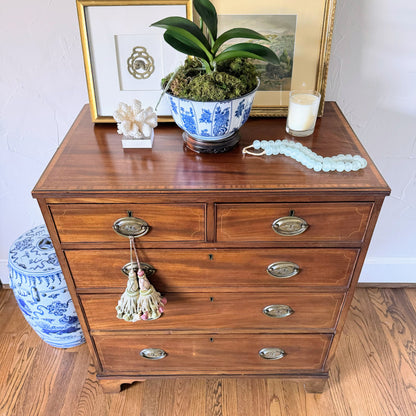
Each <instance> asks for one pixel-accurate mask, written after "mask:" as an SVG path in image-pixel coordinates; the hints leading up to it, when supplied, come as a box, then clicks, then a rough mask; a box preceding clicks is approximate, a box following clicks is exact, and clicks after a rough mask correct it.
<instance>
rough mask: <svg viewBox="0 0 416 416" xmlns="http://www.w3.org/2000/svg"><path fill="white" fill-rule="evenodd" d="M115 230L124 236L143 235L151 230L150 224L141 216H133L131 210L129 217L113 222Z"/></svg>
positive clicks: (135, 236)
mask: <svg viewBox="0 0 416 416" xmlns="http://www.w3.org/2000/svg"><path fill="white" fill-rule="evenodd" d="M113 230H114V231H115V232H116V233H117V234H119V235H122V236H123V237H134V238H137V237H142V236H144V235H145V234H147V233H148V232H149V230H150V227H149V224H148V223H147V222H146V221H145V220H142V219H141V218H136V217H132V216H131V213H130V212H129V216H128V217H124V218H119V219H118V220H117V221H115V222H114V224H113Z"/></svg>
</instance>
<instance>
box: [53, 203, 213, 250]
mask: <svg viewBox="0 0 416 416" xmlns="http://www.w3.org/2000/svg"><path fill="white" fill-rule="evenodd" d="M129 211H130V212H131V214H132V216H133V217H135V218H140V219H141V220H144V221H145V222H146V223H147V225H148V226H149V231H148V232H147V234H145V235H143V236H142V237H140V241H205V234H206V233H205V205H204V204H78V205H71V204H62V205H61V204H57V205H52V206H51V213H52V216H53V220H54V222H55V226H56V228H57V230H58V234H59V238H60V240H61V242H63V243H83V242H98V243H108V242H114V241H126V238H125V237H123V236H120V235H118V234H116V233H115V232H114V231H113V228H112V227H113V224H114V222H116V221H117V220H119V219H120V218H126V217H128V212H129ZM127 244H128V243H127Z"/></svg>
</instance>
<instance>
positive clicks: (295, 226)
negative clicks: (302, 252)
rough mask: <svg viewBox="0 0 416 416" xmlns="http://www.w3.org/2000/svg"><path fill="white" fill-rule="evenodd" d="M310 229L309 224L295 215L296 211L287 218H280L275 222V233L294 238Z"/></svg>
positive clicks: (273, 225) (273, 226)
mask: <svg viewBox="0 0 416 416" xmlns="http://www.w3.org/2000/svg"><path fill="white" fill-rule="evenodd" d="M308 227H309V224H308V223H307V222H306V221H305V220H304V219H303V218H300V217H296V216H295V215H294V211H291V212H290V215H289V216H287V217H280V218H278V219H277V220H275V221H273V224H272V228H273V231H274V232H275V233H277V234H279V235H284V236H293V235H299V234H302V233H304V232H305V231H306V230H307V229H308Z"/></svg>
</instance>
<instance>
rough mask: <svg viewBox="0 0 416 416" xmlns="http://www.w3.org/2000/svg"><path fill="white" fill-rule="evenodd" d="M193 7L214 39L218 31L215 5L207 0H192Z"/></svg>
mask: <svg viewBox="0 0 416 416" xmlns="http://www.w3.org/2000/svg"><path fill="white" fill-rule="evenodd" d="M194 7H195V10H196V11H197V13H198V14H199V16H200V17H201V19H202V20H203V21H204V23H205V24H206V26H207V28H208V30H209V31H210V32H211V35H212V37H213V39H214V41H215V40H216V39H217V31H218V16H217V11H216V10H215V6H214V5H213V4H212V3H211V2H210V1H209V0H194Z"/></svg>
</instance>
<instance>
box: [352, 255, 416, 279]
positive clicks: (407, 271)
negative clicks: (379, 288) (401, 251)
mask: <svg viewBox="0 0 416 416" xmlns="http://www.w3.org/2000/svg"><path fill="white" fill-rule="evenodd" d="M359 282H360V283H393V284H394V283H416V257H367V259H366V260H365V263H364V266H363V268H362V270H361V275H360V280H359Z"/></svg>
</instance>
